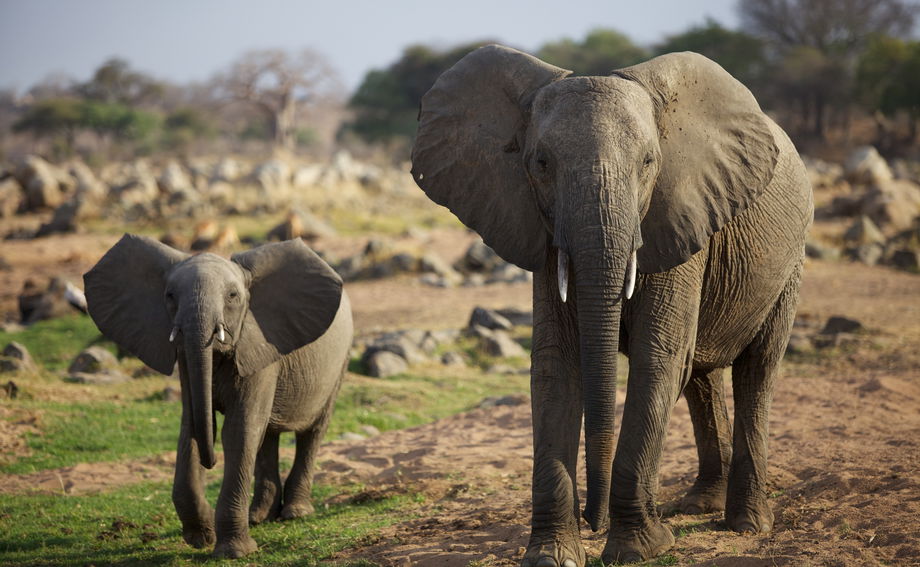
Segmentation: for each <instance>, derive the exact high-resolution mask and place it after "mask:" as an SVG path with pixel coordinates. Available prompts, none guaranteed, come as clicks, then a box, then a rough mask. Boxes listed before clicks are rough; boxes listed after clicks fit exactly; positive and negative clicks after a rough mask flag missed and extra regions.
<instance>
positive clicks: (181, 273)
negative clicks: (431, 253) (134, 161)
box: [83, 234, 342, 468]
mask: <svg viewBox="0 0 920 567" xmlns="http://www.w3.org/2000/svg"><path fill="white" fill-rule="evenodd" d="M83 279H84V283H85V287H86V299H87V303H88V305H89V314H90V316H91V317H92V318H93V321H95V323H96V325H97V326H98V327H99V330H100V331H102V333H103V334H104V335H105V336H107V337H109V338H110V339H112V340H114V341H115V342H116V343H118V344H119V345H121V346H122V347H124V348H125V349H127V350H128V351H129V352H131V353H133V354H134V355H136V356H137V357H138V358H140V359H141V360H142V361H143V362H144V363H146V364H147V365H148V366H150V367H151V368H154V369H155V370H157V371H159V372H162V373H164V374H170V373H172V371H173V368H174V366H175V364H176V361H177V358H178V360H179V361H180V365H182V367H184V368H185V369H186V373H187V383H186V384H183V386H185V387H188V388H189V390H190V393H189V397H188V398H187V399H188V400H189V402H190V403H191V408H190V409H191V416H192V430H193V436H194V438H195V440H196V443H197V445H198V453H199V455H200V458H201V464H202V465H203V466H205V467H206V468H211V467H212V466H214V462H215V461H214V425H213V424H214V413H213V407H212V386H211V385H212V370H213V366H214V364H213V356H214V355H213V353H214V351H217V352H219V353H221V355H223V356H224V357H226V358H228V359H232V360H233V364H235V367H236V371H237V372H238V373H239V375H240V376H241V377H243V378H245V377H248V376H250V375H252V374H253V373H255V372H257V371H258V370H261V369H263V368H265V367H267V366H268V365H270V364H272V363H273V362H275V361H277V360H278V359H279V358H280V357H281V356H282V355H285V354H288V353H290V352H292V351H294V350H296V349H298V348H300V347H302V346H304V345H306V344H308V343H310V342H312V341H314V340H315V339H317V338H318V337H319V336H321V335H322V334H323V333H324V332H325V331H326V329H327V328H328V327H329V325H330V324H331V323H332V320H333V319H334V318H335V314H336V312H337V311H338V308H339V301H340V300H341V295H342V280H341V278H340V277H339V276H338V275H337V274H336V273H335V272H334V271H333V270H332V269H331V268H330V267H329V266H328V265H327V264H326V263H325V262H323V261H322V260H321V259H320V258H319V257H318V256H317V255H316V254H315V253H314V252H313V251H312V250H310V249H309V248H308V247H307V246H306V245H305V244H304V243H303V242H302V241H301V240H299V239H298V240H290V241H287V242H283V243H279V244H268V245H265V246H261V247H259V248H255V249H253V250H250V251H248V252H242V253H239V254H234V255H233V257H232V258H231V260H226V259H224V258H221V257H219V256H216V255H214V254H199V255H196V256H189V255H187V254H185V253H183V252H179V251H178V250H174V249H173V248H170V247H169V246H166V245H165V244H162V243H160V242H157V241H156V240H153V239H151V238H147V237H141V236H133V235H128V234H126V235H125V236H123V237H122V238H121V240H119V242H118V243H117V244H116V245H115V246H113V247H112V248H111V249H110V250H109V251H108V252H106V254H105V255H104V256H103V257H102V259H100V260H99V262H98V263H97V264H96V265H95V266H94V267H93V268H92V269H91V270H90V271H89V272H87V273H86V274H85V275H84V276H83Z"/></svg>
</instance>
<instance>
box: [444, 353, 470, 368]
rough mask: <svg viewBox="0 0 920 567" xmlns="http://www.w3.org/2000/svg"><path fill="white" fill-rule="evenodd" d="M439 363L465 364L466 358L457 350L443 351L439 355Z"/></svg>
mask: <svg viewBox="0 0 920 567" xmlns="http://www.w3.org/2000/svg"><path fill="white" fill-rule="evenodd" d="M441 364H443V365H444V366H466V359H465V358H464V357H463V355H462V354H460V353H459V352H453V351H451V352H445V353H444V354H442V355H441Z"/></svg>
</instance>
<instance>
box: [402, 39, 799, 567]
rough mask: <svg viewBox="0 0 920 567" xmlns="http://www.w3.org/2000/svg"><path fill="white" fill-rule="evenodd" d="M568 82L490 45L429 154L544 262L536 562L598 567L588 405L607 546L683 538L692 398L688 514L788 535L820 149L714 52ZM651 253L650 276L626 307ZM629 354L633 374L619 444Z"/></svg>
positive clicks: (442, 117) (432, 131)
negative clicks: (672, 490) (670, 521)
mask: <svg viewBox="0 0 920 567" xmlns="http://www.w3.org/2000/svg"><path fill="white" fill-rule="evenodd" d="M567 75H569V72H568V71H565V70H563V69H559V68H556V67H553V66H551V65H548V64H546V63H544V62H542V61H540V60H538V59H535V58H533V57H531V56H529V55H526V54H523V53H520V52H518V51H515V50H512V49H508V48H504V47H500V46H487V47H484V48H481V49H479V50H476V51H474V52H472V53H471V54H469V55H467V56H466V57H465V58H464V59H463V60H461V61H460V62H458V63H457V64H456V65H455V66H454V67H453V68H451V69H450V70H448V71H447V72H445V73H444V74H443V75H442V76H441V77H440V78H439V79H438V81H437V82H436V83H435V85H434V86H433V87H432V89H431V90H430V91H429V92H428V93H427V94H426V95H425V97H424V98H423V100H422V107H421V112H420V115H419V120H420V123H419V131H418V138H417V142H416V145H415V147H414V149H413V156H412V161H413V170H412V171H413V176H414V178H415V180H416V182H417V183H418V184H419V186H420V187H421V188H422V189H423V190H424V191H425V192H426V193H427V194H428V196H429V197H431V198H432V199H433V200H434V201H436V202H438V203H440V204H443V205H445V206H447V207H448V208H450V210H451V211H453V212H454V213H455V214H456V215H457V216H458V217H459V218H460V220H462V221H463V222H464V223H466V224H467V225H468V226H470V227H472V228H474V229H476V230H477V231H478V232H479V233H480V234H481V235H482V237H483V239H484V240H485V242H486V243H487V244H489V245H490V246H492V248H494V249H495V251H496V252H498V253H499V254H500V255H501V256H503V257H504V258H505V259H506V260H508V261H511V262H514V263H516V264H518V265H519V266H521V267H523V268H526V269H529V270H533V272H534V292H533V293H534V298H533V303H534V331H533V334H534V336H533V354H532V381H531V392H532V403H533V422H534V471H533V515H532V521H531V523H532V531H531V536H530V543H529V545H528V549H527V552H526V554H525V556H524V560H523V564H524V565H525V566H528V567H529V566H540V567H543V566H566V567H570V566H571V567H574V566H578V565H583V564H584V563H585V552H584V548H583V547H582V544H581V541H580V538H579V531H578V530H579V528H578V523H579V507H580V506H579V502H578V496H577V494H578V492H577V490H576V481H575V479H576V475H575V470H576V461H577V452H578V440H579V434H580V431H581V423H582V417H584V424H585V439H586V465H587V479H588V486H587V501H586V505H585V510H584V513H583V516H584V518H585V519H586V520H587V521H588V523H589V524H590V525H591V527H592V528H593V529H595V530H598V529H602V528H603V527H605V526H606V525H608V519H609V532H608V537H607V543H606V546H605V548H604V552H603V556H602V559H603V560H604V561H605V562H613V561H619V562H632V561H639V560H644V559H648V558H650V557H653V556H655V555H658V554H660V553H662V552H664V551H665V550H667V549H668V548H669V547H671V546H672V545H673V543H674V538H673V536H672V535H671V531H670V530H669V529H668V528H667V527H666V526H664V525H663V524H662V523H661V521H660V519H659V516H658V513H657V511H656V506H655V497H656V492H657V489H658V467H659V462H660V457H661V449H662V444H663V442H664V438H665V433H666V431H667V426H668V421H669V418H670V414H671V408H672V407H673V406H674V404H675V403H676V401H677V398H678V396H679V395H680V393H681V392H683V393H684V396H685V397H686V399H687V403H688V404H689V406H690V411H691V416H692V420H693V425H694V432H695V435H696V440H697V446H698V453H699V475H698V477H697V480H696V483H695V484H694V485H693V488H692V489H691V490H690V492H689V493H688V494H687V495H686V496H685V497H684V499H683V500H682V502H681V507H682V509H683V510H684V511H685V512H687V513H702V512H710V511H715V510H723V509H724V510H725V518H726V522H727V525H728V526H729V527H730V528H731V529H733V530H735V531H738V532H764V531H768V530H770V529H771V526H772V524H773V514H772V512H771V511H770V507H769V505H768V504H767V493H766V483H767V437H768V433H767V413H768V410H769V407H770V400H771V396H772V390H773V382H774V379H775V377H776V375H777V367H778V364H779V361H780V359H781V357H782V354H783V351H784V348H785V345H786V342H787V340H788V336H789V332H790V329H791V326H792V321H793V314H794V311H795V306H796V303H797V298H798V289H799V281H800V277H801V267H802V258H803V253H804V241H805V234H806V231H807V229H808V226H809V225H810V223H811V219H812V209H813V207H812V197H811V189H810V187H809V185H808V181H807V178H806V175H805V171H804V168H803V165H802V162H801V160H800V159H799V157H798V155H797V153H796V150H795V148H794V147H793V145H792V143H791V142H790V141H789V139H788V138H787V136H786V135H785V134H784V133H783V132H782V131H781V130H780V129H779V127H777V126H776V124H774V123H773V122H772V121H771V120H770V119H769V118H768V117H767V116H766V115H764V114H763V112H761V110H760V108H759V106H758V105H757V103H756V101H755V100H754V98H753V97H752V96H751V94H750V92H748V90H747V89H745V88H744V87H743V86H742V85H741V84H740V83H738V82H737V81H735V80H734V79H733V78H732V77H731V76H730V75H728V74H727V73H726V72H725V71H724V70H722V68H721V67H719V66H718V65H716V64H715V63H713V62H712V61H709V60H708V59H706V58H704V57H702V56H700V55H697V54H693V53H678V54H669V55H664V56H661V57H658V58H655V59H653V60H651V61H648V62H646V63H642V64H640V65H636V66H634V67H630V68H627V69H622V70H620V71H616V72H614V73H613V74H612V75H611V76H608V77H567ZM634 251H635V252H636V258H637V264H638V272H639V273H638V277H637V278H636V282H635V291H634V293H633V295H632V296H631V298H626V293H625V289H626V288H627V287H628V283H627V282H626V280H627V279H628V272H629V264H630V258H631V256H632V253H633V252H634ZM563 253H564V254H563ZM560 256H561V257H562V258H561V260H560ZM559 269H561V270H563V271H564V274H563V275H565V276H567V278H568V281H569V283H568V286H566V285H565V283H564V282H562V281H561V280H562V279H564V278H561V277H560V274H559V273H558V270H559ZM562 288H567V300H563V299H562V298H561V293H560V292H561V291H562ZM618 351H620V352H623V353H625V354H626V355H627V356H628V357H629V381H628V385H627V388H626V402H625V411H624V415H623V423H622V425H621V428H620V435H619V440H618V442H617V440H616V438H615V437H614V408H615V401H616V399H615V397H616V375H617V352H618ZM728 366H732V378H733V381H732V386H733V393H734V400H735V416H734V425H733V426H732V424H731V423H730V422H729V419H728V414H727V412H726V408H725V402H724V398H723V391H722V370H723V369H724V368H726V367H728Z"/></svg>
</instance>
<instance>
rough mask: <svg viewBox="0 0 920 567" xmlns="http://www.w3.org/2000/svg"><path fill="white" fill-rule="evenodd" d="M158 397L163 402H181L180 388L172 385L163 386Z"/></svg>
mask: <svg viewBox="0 0 920 567" xmlns="http://www.w3.org/2000/svg"><path fill="white" fill-rule="evenodd" d="M160 399H161V400H162V401H164V402H170V403H175V402H181V401H182V390H180V389H179V388H173V387H172V386H166V387H165V388H163V391H162V392H160Z"/></svg>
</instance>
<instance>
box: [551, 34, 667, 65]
mask: <svg viewBox="0 0 920 567" xmlns="http://www.w3.org/2000/svg"><path fill="white" fill-rule="evenodd" d="M649 56H650V53H649V52H648V51H647V50H645V49H643V48H641V47H639V46H637V45H636V44H634V43H633V42H632V40H631V39H629V37H627V36H625V35H623V34H622V33H620V32H618V31H614V30H610V29H603V28H598V29H595V30H592V31H591V32H590V33H588V35H587V36H585V39H584V40H582V41H581V42H580V43H579V42H576V41H573V40H571V39H562V40H559V41H554V42H550V43H547V44H544V45H543V46H542V47H541V48H540V49H539V50H538V51H537V57H539V58H540V59H542V60H544V61H546V62H547V63H551V64H553V65H556V66H558V67H562V68H564V69H570V70H571V71H572V72H573V73H575V74H576V75H584V76H590V75H609V74H610V72H611V71H614V70H615V69H619V68H621V67H628V66H630V65H634V64H636V63H640V62H642V61H645V60H646V59H648V58H649Z"/></svg>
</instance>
